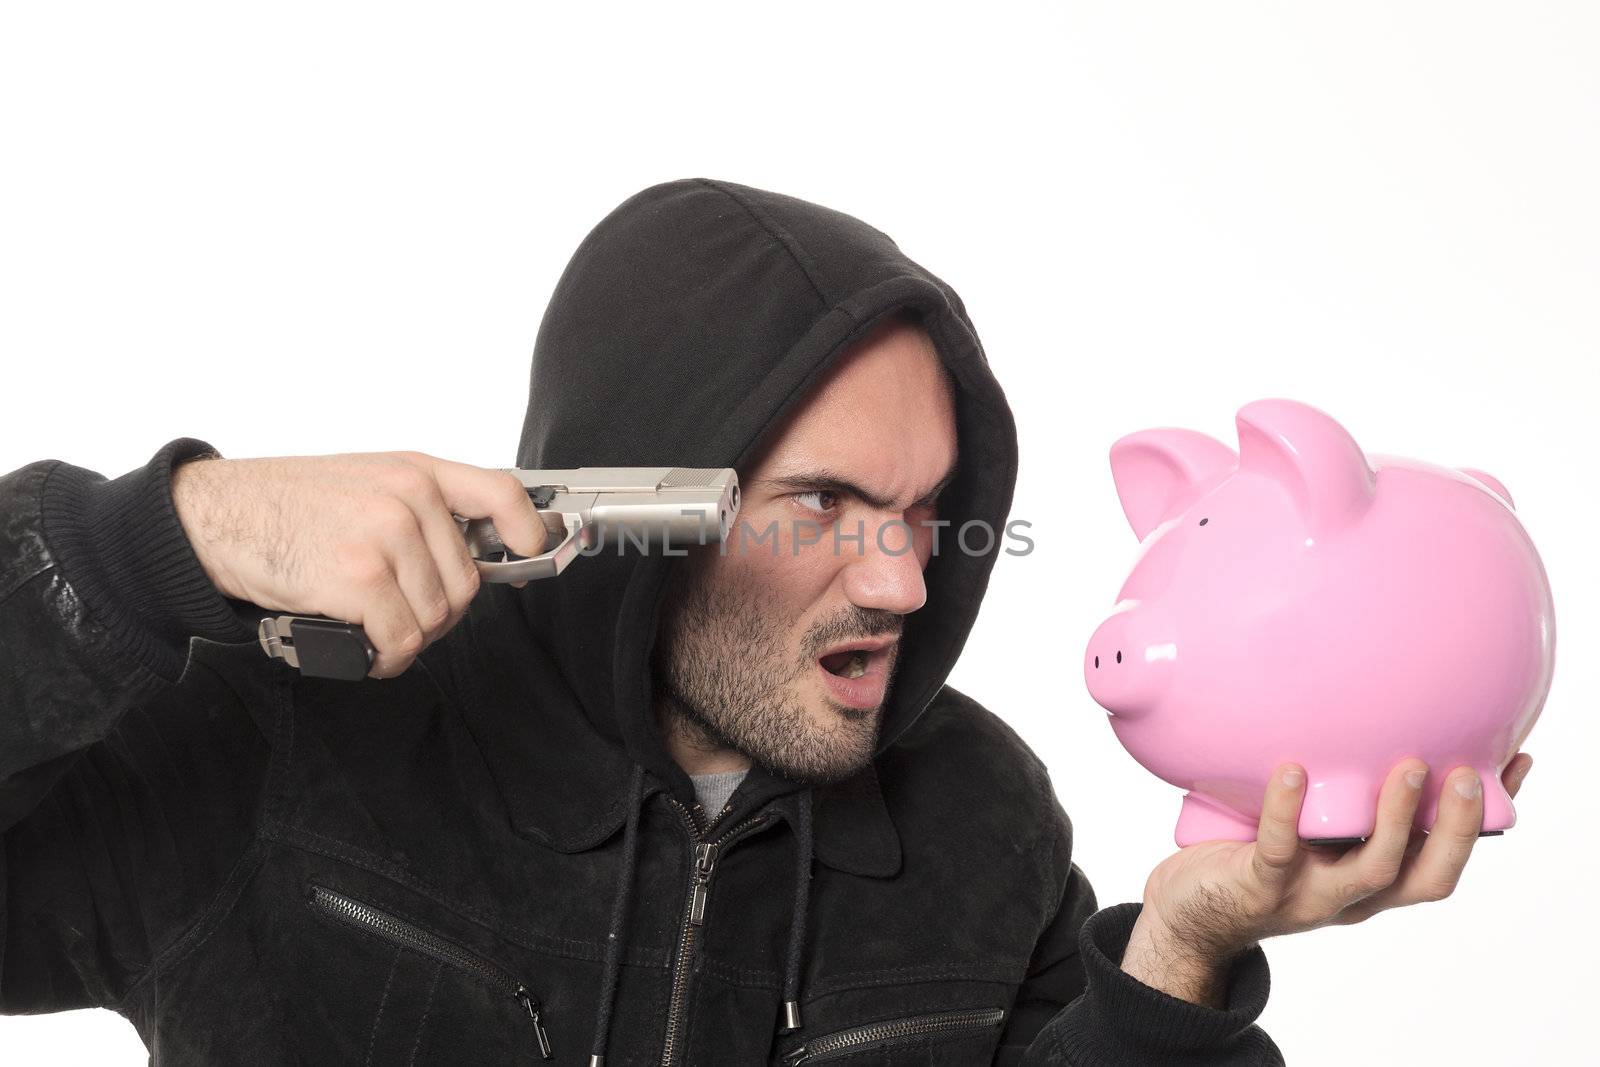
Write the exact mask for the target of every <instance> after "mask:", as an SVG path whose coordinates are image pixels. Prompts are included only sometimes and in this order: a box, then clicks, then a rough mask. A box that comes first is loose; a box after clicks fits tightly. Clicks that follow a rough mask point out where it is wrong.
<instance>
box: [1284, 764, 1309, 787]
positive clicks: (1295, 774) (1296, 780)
mask: <svg viewBox="0 0 1600 1067" xmlns="http://www.w3.org/2000/svg"><path fill="white" fill-rule="evenodd" d="M1305 780H1306V776H1305V775H1303V774H1301V773H1300V771H1299V770H1298V769H1291V770H1287V771H1284V772H1283V784H1284V785H1286V786H1288V787H1289V788H1290V789H1299V788H1300V783H1301V782H1303V781H1305Z"/></svg>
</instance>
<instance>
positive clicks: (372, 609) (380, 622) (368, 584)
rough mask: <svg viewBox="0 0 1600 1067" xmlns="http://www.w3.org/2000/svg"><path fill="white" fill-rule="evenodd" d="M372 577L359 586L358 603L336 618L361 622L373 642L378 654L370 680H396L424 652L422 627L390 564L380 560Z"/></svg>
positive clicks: (371, 670) (370, 672) (368, 637)
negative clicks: (418, 654)
mask: <svg viewBox="0 0 1600 1067" xmlns="http://www.w3.org/2000/svg"><path fill="white" fill-rule="evenodd" d="M379 572H381V573H379ZM373 575H374V576H373V577H369V578H367V579H366V580H364V581H362V582H361V583H360V585H359V586H358V593H359V600H358V601H357V602H355V603H353V604H351V605H350V606H349V607H348V608H347V609H345V610H344V611H340V612H339V613H338V614H337V615H336V616H335V617H336V618H347V619H351V620H353V621H355V622H358V623H360V624H361V628H362V629H363V630H364V631H366V634H367V639H368V640H369V641H371V642H372V647H373V649H374V650H375V652H376V654H375V655H374V656H373V658H372V666H371V668H369V669H368V671H367V677H369V678H393V677H395V676H396V675H398V674H401V673H403V672H404V671H405V669H406V668H407V667H409V666H410V665H411V661H412V660H413V659H415V658H416V655H417V653H418V652H420V651H422V627H421V626H420V625H418V623H417V618H416V615H415V614H414V613H413V612H412V610H411V604H410V602H409V601H408V600H407V599H406V596H405V594H404V593H403V592H401V590H400V586H399V584H398V583H396V581H395V579H394V574H393V573H392V572H391V571H390V569H389V565H388V563H387V562H386V561H384V560H382V559H381V558H378V562H377V563H376V564H375V565H374V567H373Z"/></svg>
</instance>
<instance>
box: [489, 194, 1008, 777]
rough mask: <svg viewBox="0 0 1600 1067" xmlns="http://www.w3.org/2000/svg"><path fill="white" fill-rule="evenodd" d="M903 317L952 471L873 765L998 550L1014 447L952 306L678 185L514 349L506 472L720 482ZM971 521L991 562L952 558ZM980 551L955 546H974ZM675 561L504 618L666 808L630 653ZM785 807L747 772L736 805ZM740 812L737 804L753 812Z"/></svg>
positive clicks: (795, 210)
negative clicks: (518, 354)
mask: <svg viewBox="0 0 1600 1067" xmlns="http://www.w3.org/2000/svg"><path fill="white" fill-rule="evenodd" d="M900 310H910V311H914V312H916V313H917V314H918V315H919V316H920V318H921V320H922V323H923V326H924V327H925V328H926V329H927V331H928V333H929V334H930V335H931V336H932V338H933V341H934V344H935V346H936V347H937V349H938V352H939V355H940V358H941V359H942V360H943V362H944V364H945V365H946V366H947V367H948V368H949V370H950V373H951V376H952V377H953V379H954V381H955V385H956V417H957V433H958V448H959V454H960V463H959V473H958V475H957V478H956V480H955V481H954V482H953V483H952V484H951V486H950V487H949V488H948V489H947V490H946V492H945V494H944V495H943V496H942V497H941V498H940V518H941V519H948V520H950V521H951V525H950V527H948V528H947V529H945V530H944V531H942V534H941V538H940V551H939V553H938V554H936V555H935V556H934V557H933V559H932V561H931V562H930V563H929V566H928V569H927V572H926V583H927V587H928V599H927V603H926V605H925V606H924V607H923V608H922V609H921V610H919V611H916V612H914V613H913V614H911V615H909V616H907V618H906V622H905V630H904V635H903V638H902V651H901V663H900V667H899V671H898V673H897V675H896V677H895V680H894V685H893V687H892V689H891V690H890V693H889V696H888V700H887V704H886V706H885V709H884V718H883V723H882V730H881V734H880V741H879V744H880V748H879V751H882V749H883V748H887V747H888V746H890V745H892V744H893V743H894V742H895V740H896V738H898V737H899V736H900V735H901V734H903V733H904V732H905V730H906V728H907V727H909V726H910V725H911V723H912V722H913V721H915V719H916V718H917V716H918V715H920V714H921V712H922V710H923V709H924V708H925V707H926V706H927V705H928V703H929V702H930V701H931V700H932V699H933V697H934V695H935V694H936V693H937V692H938V691H939V688H940V686H941V685H943V683H944V680H945V678H946V677H947V676H948V674H949V672H950V670H951V668H952V667H953V666H954V664H955V662H956V659H957V657H958V656H959V655H960V653H961V649H962V646H963V645H964V644H965V642H966V638H967V634H968V633H969V631H970V630H971V629H972V624H973V621H974V620H975V618H976V617H977V613H978V607H979V604H980V603H981V601H982V599H983V593H984V589H985V587H986V586H987V584H988V579H989V571H990V569H991V568H992V567H993V565H994V560H995V557H996V555H997V554H998V552H999V551H1000V549H1001V547H1002V545H1003V543H1004V542H1003V531H1004V527H1005V521H1006V515H1007V512H1008V509H1009V508H1010V505H1011V495H1012V487H1013V484H1014V482H1015V480H1016V473H1017V443H1016V429H1015V425H1014V423H1013V421H1012V417H1011V411H1010V408H1009V407H1008V406H1007V404H1006V400H1005V396H1004V394H1003V393H1002V392H1001V389H1000V386H999V383H998V382H996V380H995V378H994V375H993V374H992V373H991V372H990V370H989V365H988V361H987V359H986V358H985V356H984V353H983V348H982V346H981V345H980V343H979V341H978V337H977V334H976V332H975V331H974V330H973V327H972V323H971V321H970V320H969V319H968V318H967V314H966V310H965V308H964V307H963V306H962V303H961V299H960V298H959V297H958V296H957V295H956V293H955V291H954V290H953V289H951V288H950V287H949V286H948V285H946V284H945V283H944V282H942V281H940V280H939V279H938V278H937V277H935V276H934V275H933V274H931V273H929V272H928V271H927V270H925V269H923V268H922V267H920V266H918V265H917V264H916V263H914V262H912V261H911V260H910V259H908V258H907V257H906V256H905V255H904V254H903V253H902V252H901V251H900V249H899V248H898V247H897V246H896V245H895V243H894V242H893V241H892V240H890V239H889V237H888V236H886V235H885V234H883V233H881V232H880V231H878V230H876V229H873V228H872V227H871V226H868V225H867V224H865V223H863V222H861V221H860V220H858V219H855V218H852V217H851V216H849V215H845V214H842V213H840V212H838V211H832V210H829V209H828V208H824V207H819V206H818V205H816V204H811V203H807V202H805V201H803V200H796V199H794V198H792V197H787V196H781V195H779V194H776V193H770V192H765V191H763V190H760V189H752V188H749V187H747V186H742V185H734V184H731V183H728V182H720V181H710V180H705V179H693V180H684V181H676V182H669V183H667V184H664V185H657V186H654V187H652V188H649V189H646V190H644V191H643V192H641V193H639V194H637V195H636V196H633V197H632V198H630V199H629V200H627V201H626V202H624V203H623V204H622V205H621V206H619V207H618V208H616V210H614V211H612V212H611V214H610V215H608V216H607V217H606V218H605V219H604V220H603V221H602V222H601V223H600V224H599V225H598V226H596V227H595V228H594V230H593V232H591V233H590V234H589V236H588V237H587V238H585V239H584V241H583V243H582V245H580V246H579V248H578V250H577V252H576V254H574V255H573V257H572V261H571V263H569V264H568V266H567V269H566V271H565V273H564V274H563V275H562V277H561V280H560V282H559V283H558V284H557V286H556V290H555V294H554V295H553V296H552V298H551V300H550V305H549V308H548V309H547V310H546V312H545V316H544V321H543V323H542V324H541V326H540V329H539V336H538V340H537V342H536V345H535V348H534V355H533V371H532V380H531V383H530V387H529V402H528V412H527V417H526V420H525V421H524V423H523V428H522V439H521V442H520V443H519V445H518V448H517V463H516V465H517V466H518V467H523V468H534V469H538V468H545V469H551V468H555V469H559V468H568V467H612V466H615V467H642V466H663V467H735V468H740V473H741V474H745V473H747V472H746V471H745V470H744V469H743V466H742V465H743V464H744V463H745V462H746V461H747V460H748V459H751V458H753V457H754V456H755V454H756V450H757V445H758V443H759V442H760V441H761V439H762V436H763V434H764V433H765V432H766V431H767V429H768V428H769V427H772V426H773V425H774V424H775V423H777V422H778V420H779V419H780V417H781V416H783V415H784V414H785V412H786V411H788V410H789V409H790V407H791V405H793V404H795V403H797V402H799V401H800V400H801V399H802V398H803V397H804V395H805V394H806V392H807V390H808V389H809V387H810V386H811V385H812V384H813V383H814V382H816V381H817V380H818V379H819V377H820V375H821V374H822V372H823V371H824V370H825V369H826V368H827V367H828V365H829V364H830V363H831V361H832V360H833V359H834V358H835V357H836V356H837V355H839V354H840V353H841V352H842V351H843V350H844V349H845V348H846V347H847V346H848V345H849V344H850V343H851V342H852V341H853V340H855V339H857V338H859V337H861V336H862V335H864V334H865V333H866V332H867V331H869V330H870V329H871V328H872V327H873V326H874V325H875V323H876V322H877V321H878V320H880V319H881V318H883V317H884V316H885V315H888V314H891V313H894V312H897V311H900ZM972 519H981V520H984V521H985V522H987V523H988V524H989V529H991V530H993V531H994V533H995V536H994V538H993V542H994V547H993V549H992V550H991V551H989V552H987V553H985V554H982V555H978V554H970V555H969V554H967V553H964V552H961V551H959V550H956V547H955V540H954V537H953V534H954V533H955V531H956V530H958V529H959V528H960V526H961V524H962V523H963V522H965V521H968V520H972ZM981 540H984V538H981V537H974V538H973V541H974V542H977V541H981ZM678 558H679V557H669V556H663V555H660V554H659V553H657V554H653V555H648V556H646V555H641V554H637V553H630V554H629V555H626V556H618V555H616V554H615V553H612V552H609V551H608V552H605V553H602V554H599V555H595V556H592V557H585V558H580V559H577V560H575V561H574V562H573V563H572V565H571V566H570V567H568V569H567V570H566V571H565V572H563V574H562V575H561V577H560V578H558V579H556V580H554V581H549V582H535V583H531V584H530V585H529V586H528V587H527V588H525V589H523V590H522V591H521V596H520V598H519V603H520V604H521V606H522V611H523V613H524V615H525V617H526V618H527V621H528V623H529V625H530V627H531V628H532V629H533V630H534V632H535V634H536V635H537V636H538V637H539V639H540V641H541V643H542V644H543V645H544V646H545V648H546V649H547V650H548V652H549V654H550V655H551V656H552V657H553V658H554V660H555V661H556V665H557V666H558V667H559V669H560V671H561V673H562V675H563V676H564V677H565V679H566V681H567V683H568V685H569V686H570V687H571V689H572V692H573V694H574V695H575V697H576V700H577V703H578V704H579V705H580V706H581V708H582V710H583V712H584V714H585V715H586V716H587V717H588V719H589V721H590V722H591V723H592V725H593V726H594V728H595V729H596V730H597V731H598V732H599V733H600V734H601V735H602V736H604V737H606V738H609V739H610V740H611V741H613V742H614V743H616V744H618V745H620V746H623V747H624V748H625V750H626V754H627V756H628V757H629V758H630V759H631V760H632V761H633V762H635V763H638V764H640V765H642V766H643V767H644V768H645V769H647V770H649V771H651V772H652V773H654V774H655V775H656V776H657V777H658V778H659V779H660V780H661V781H663V782H664V783H666V784H667V785H668V788H669V789H670V790H671V791H672V792H673V793H674V794H675V795H677V796H678V797H679V798H680V799H682V800H684V801H686V802H688V801H692V800H693V798H694V792H693V787H692V784H691V783H690V782H689V780H688V777H687V776H686V775H685V774H684V773H683V771H682V770H681V769H680V768H679V767H678V766H677V765H676V763H674V762H673V760H672V759H671V758H670V756H669V755H668V754H667V751H666V749H665V747H664V745H663V744H662V740H661V735H660V731H659V729H658V727H657V724H656V721H655V718H654V715H653V713H652V705H651V700H652V688H651V678H650V651H651V648H652V645H653V643H654V640H655V629H656V618H657V606H658V603H659V601H660V598H661V595H662V590H663V588H664V583H665V579H666V577H667V574H668V569H669V568H670V567H672V566H674V565H676V563H677V562H678ZM793 788H797V787H796V786H793V785H792V784H790V783H786V782H784V781H782V780H780V779H777V778H772V777H768V776H767V775H766V774H765V772H763V771H762V770H761V769H760V768H755V769H753V770H752V772H751V774H750V776H749V781H747V783H745V785H744V787H742V788H741V793H742V794H745V795H747V796H749V795H750V794H751V793H752V792H755V793H758V794H764V795H767V796H772V795H779V794H781V793H783V792H786V791H788V790H790V789H793ZM750 799H752V800H753V799H755V797H753V796H751V797H750Z"/></svg>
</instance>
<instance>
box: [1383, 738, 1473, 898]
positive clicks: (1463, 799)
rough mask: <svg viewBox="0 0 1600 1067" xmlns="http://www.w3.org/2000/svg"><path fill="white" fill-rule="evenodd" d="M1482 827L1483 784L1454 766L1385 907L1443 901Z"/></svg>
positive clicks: (1469, 771) (1465, 769)
mask: <svg viewBox="0 0 1600 1067" xmlns="http://www.w3.org/2000/svg"><path fill="white" fill-rule="evenodd" d="M1482 828H1483V783H1482V782H1481V781H1480V780H1479V779H1478V775H1477V772H1476V771H1474V770H1473V769H1472V768H1471V767H1457V768H1455V769H1454V770H1452V771H1451V772H1450V774H1449V776H1448V777H1446V779H1445V783H1444V787H1443V788H1442V789H1440V790H1439V813H1438V815H1437V816H1436V817H1435V818H1434V823H1433V830H1432V831H1431V832H1430V833H1429V834H1428V840H1427V842H1426V843H1425V844H1424V845H1423V846H1422V851H1421V852H1419V853H1417V857H1416V859H1415V860H1413V861H1411V862H1410V863H1409V864H1407V865H1406V867H1405V868H1404V869H1403V870H1402V871H1401V874H1400V877H1399V878H1398V879H1397V880H1396V881H1395V884H1394V885H1393V886H1391V887H1390V890H1389V894H1388V900H1387V902H1386V903H1387V906H1389V907H1405V906H1406V905H1409V904H1419V903H1422V902H1423V901H1430V900H1443V899H1444V898H1445V897H1447V896H1449V895H1450V894H1451V893H1453V892H1455V888H1456V885H1457V884H1458V883H1459V882H1460V881H1461V872H1462V871H1463V870H1464V869H1465V868H1466V866H1467V860H1468V859H1469V858H1470V857H1471V856H1472V846H1474V845H1476V844H1477V843H1478V831H1479V830H1481V829H1482Z"/></svg>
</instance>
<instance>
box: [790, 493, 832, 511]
mask: <svg viewBox="0 0 1600 1067" xmlns="http://www.w3.org/2000/svg"><path fill="white" fill-rule="evenodd" d="M794 498H795V499H796V500H798V501H800V503H801V504H802V505H803V506H805V507H807V508H810V509H811V510H812V511H832V510H833V509H834V506H835V505H837V504H838V503H839V494H838V493H835V492H833V491H832V490H830V489H813V490H812V491H811V492H809V493H795V494H794Z"/></svg>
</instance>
